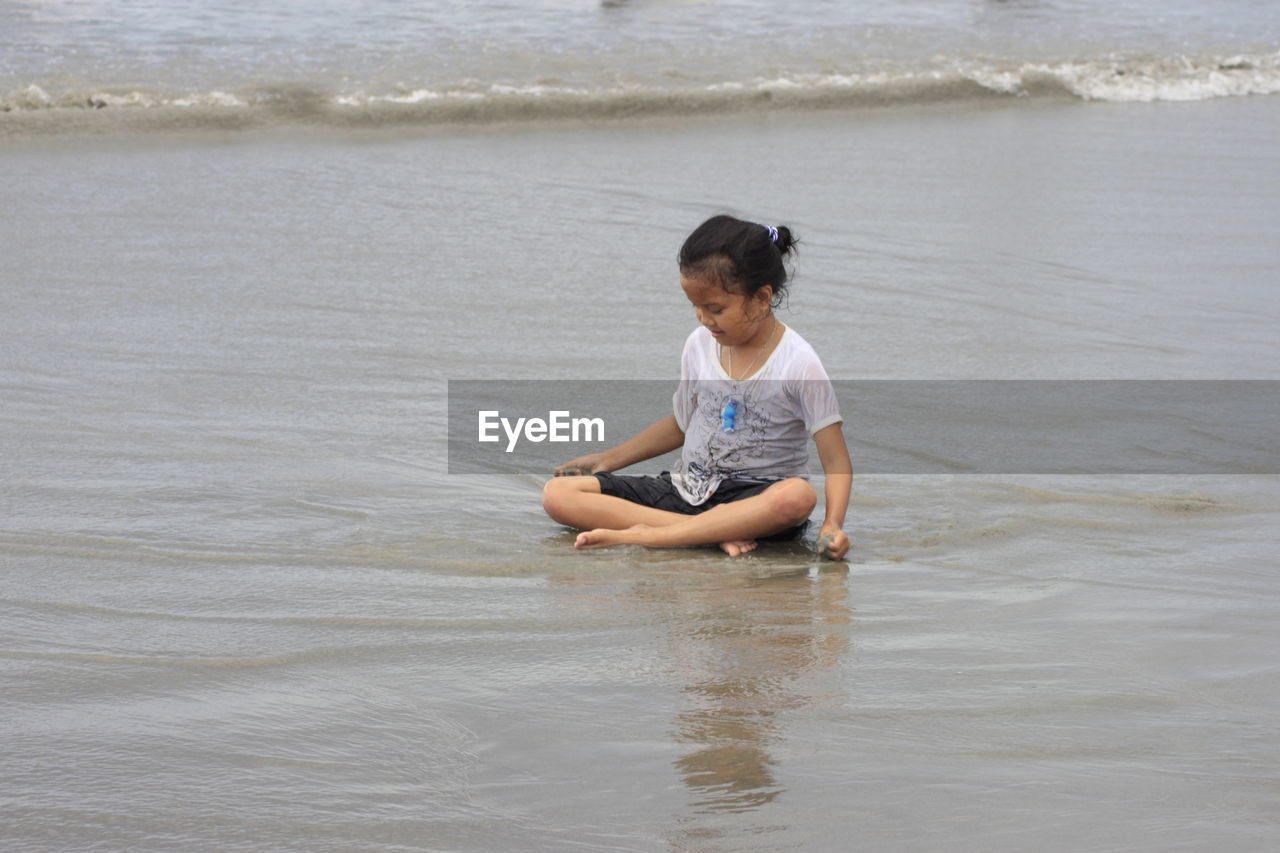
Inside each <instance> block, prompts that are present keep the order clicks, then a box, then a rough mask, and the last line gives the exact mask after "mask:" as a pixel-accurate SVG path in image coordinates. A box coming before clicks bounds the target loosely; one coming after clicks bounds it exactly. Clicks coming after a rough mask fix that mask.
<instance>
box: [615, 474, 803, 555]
mask: <svg viewBox="0 0 1280 853" xmlns="http://www.w3.org/2000/svg"><path fill="white" fill-rule="evenodd" d="M593 476H595V478H596V479H597V480H599V481H600V491H601V492H602V493H603V494H606V495H613V496H614V497H616V498H622V499H623V500H626V501H631V502H632V503H636V504H641V505H642V506H651V507H653V508H654V509H663V510H666V511H667V512H678V513H682V514H683V515H697V514H698V513H701V512H706V511H707V510H709V509H711V508H712V507H717V506H720V505H721V504H727V503H732V502H734V501H740V500H742V499H743V498H751V497H755V496H756V495H758V494H760V493H761V492H763V491H764V490H765V489H767V488H769V487H770V486H772V485H773V483H762V482H760V481H759V480H723V481H721V483H720V485H718V486H716V490H715V491H714V492H712V493H711V495H710V496H709V497H708V498H707V500H706V502H705V503H701V504H691V503H689V502H688V501H686V500H685V499H684V498H682V497H680V492H678V491H676V487H675V485H674V484H673V483H672V482H671V473H670V472H669V471H663V472H662V473H661V474H659V475H658V476H656V477H636V476H631V475H627V474H614V473H610V472H604V473H600V474H595V475H593ZM775 482H777V481H775ZM808 526H809V522H808V521H802V522H800V523H799V524H797V525H796V526H795V527H792V528H789V529H787V530H783V531H781V532H779V533H774V534H773V535H771V536H763V537H760V538H761V539H762V540H763V541H774V542H784V541H790V540H792V539H795V538H796V537H798V536H799V535H800V534H801V533H803V532H804V530H805V528H806V527H808Z"/></svg>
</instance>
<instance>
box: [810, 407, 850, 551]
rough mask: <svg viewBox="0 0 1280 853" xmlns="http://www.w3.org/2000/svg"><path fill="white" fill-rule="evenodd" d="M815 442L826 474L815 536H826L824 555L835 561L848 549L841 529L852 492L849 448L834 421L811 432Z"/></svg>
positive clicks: (847, 541) (847, 542) (845, 537)
mask: <svg viewBox="0 0 1280 853" xmlns="http://www.w3.org/2000/svg"><path fill="white" fill-rule="evenodd" d="M813 441H814V443H815V444H817V445H818V458H819V459H821V460H822V471H823V473H824V474H825V475H826V489H825V491H826V510H827V514H826V516H825V517H824V518H823V519H822V528H821V529H820V530H819V531H818V536H819V537H822V536H830V537H831V543H830V545H828V546H827V548H826V551H825V553H826V555H827V556H828V557H830V558H831V559H833V560H839V559H840V558H841V557H843V556H844V555H845V553H846V552H847V551H848V550H849V544H850V543H849V537H848V536H846V535H845V533H844V531H843V530H842V529H841V528H843V527H844V516H845V513H846V512H847V511H848V509H849V493H850V492H851V491H853V463H852V462H850V461H849V448H848V447H847V446H846V445H845V443H844V432H843V431H842V425H841V424H839V423H834V424H832V425H831V426H828V427H823V428H822V429H820V430H818V431H817V432H816V433H814V434H813Z"/></svg>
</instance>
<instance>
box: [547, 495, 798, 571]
mask: <svg viewBox="0 0 1280 853" xmlns="http://www.w3.org/2000/svg"><path fill="white" fill-rule="evenodd" d="M817 500H818V498H817V494H816V493H815V492H814V490H813V487H812V486H810V485H809V483H808V482H806V481H805V480H802V479H799V478H795V477H793V478H791V479H788V480H782V481H780V482H777V483H774V484H773V485H771V486H769V488H767V489H765V490H764V491H763V492H761V493H760V494H758V495H754V496H752V497H749V498H744V499H743V500H740V501H734V502H732V503H727V504H721V505H720V506H717V507H713V508H711V509H709V510H707V511H706V512H704V513H700V514H698V515H683V514H681V513H678V512H668V511H666V510H661V509H654V508H653V507H647V506H643V505H641V504H636V503H632V502H631V501H627V500H623V499H622V498H619V497H614V496H613V495H606V494H603V493H602V492H601V491H600V481H599V480H597V479H596V478H595V477H557V478H555V479H553V480H551V481H549V482H548V483H547V485H546V486H545V487H544V488H543V491H542V506H543V508H544V509H545V510H546V511H547V514H548V515H550V516H551V517H552V518H554V519H555V520H556V521H558V522H560V523H561V524H567V525H569V526H571V527H577V528H579V529H580V530H584V531H586V532H584V533H581V534H579V535H578V538H577V541H575V542H574V547H575V548H603V547H605V546H608V545H621V544H635V545H648V546H651V547H682V546H691V545H719V546H720V548H721V549H722V550H723V551H724V552H725V553H726V554H729V555H730V556H734V557H736V556H737V555H739V554H742V553H745V552H747V551H750V550H752V549H753V548H755V547H756V539H758V538H760V537H763V536H769V535H771V534H774V533H781V532H782V531H784V530H787V529H789V528H791V527H795V526H796V525H797V524H800V523H801V522H802V521H804V520H805V519H807V518H808V517H809V513H811V512H812V511H813V508H814V506H815V505H816V504H817Z"/></svg>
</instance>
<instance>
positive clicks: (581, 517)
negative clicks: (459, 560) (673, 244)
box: [542, 216, 853, 560]
mask: <svg viewBox="0 0 1280 853" xmlns="http://www.w3.org/2000/svg"><path fill="white" fill-rule="evenodd" d="M794 244H795V240H794V238H793V236H792V234H791V231H790V229H788V228H786V227H783V226H779V227H777V228H773V227H766V226H764V225H757V224H755V223H752V222H744V221H742V220H740V219H735V218H733V217H731V216H716V217H712V218H711V219H709V220H707V221H706V222H704V223H703V224H702V225H700V226H699V227H698V228H697V230H695V231H694V232H693V233H692V234H691V235H689V238H688V239H687V240H685V242H684V246H683V247H681V249H680V258H679V261H680V286H681V287H682V288H683V289H684V292H685V295H686V296H687V297H688V298H689V301H690V302H691V303H693V308H694V311H695V313H696V314H697V317H698V322H699V323H700V324H701V325H700V326H699V327H698V328H697V329H695V330H694V331H693V333H692V334H690V335H689V337H688V339H687V340H686V341H685V344H684V353H683V354H682V356H681V360H680V385H679V387H678V389H677V391H676V393H675V397H674V409H675V412H674V414H671V415H668V416H667V417H665V418H663V419H662V420H660V421H658V422H657V423H655V424H654V425H653V426H651V427H649V428H648V429H645V430H644V431H643V432H641V433H640V434H639V435H637V436H635V437H634V438H632V439H630V440H628V441H625V442H623V443H622V444H620V445H618V446H617V447H614V448H611V449H609V450H606V451H604V452H602V453H592V454H588V455H586V456H582V457H579V458H577V459H574V460H573V461H571V462H568V463H565V464H564V465H562V466H561V467H560V468H557V469H556V472H555V473H556V476H555V477H554V478H553V479H552V480H550V481H549V482H548V483H547V484H546V487H545V488H544V489H543V492H542V505H543V508H544V509H546V511H547V514H548V515H550V516H551V517H552V518H553V519H555V520H556V521H558V522H560V523H561V524H566V525H569V526H571V527H576V528H579V529H581V530H584V531H585V532H584V533H581V534H579V535H578V538H577V541H576V542H575V543H574V545H575V547H577V548H600V547H603V546H606V545H618V544H624V543H630V544H637V545H649V546H690V545H711V544H718V545H719V546H720V547H721V548H722V549H723V550H724V551H725V553H727V554H729V555H730V556H737V555H739V554H742V553H745V552H747V551H750V550H752V549H754V548H755V547H756V543H757V541H758V540H761V539H779V538H781V539H790V538H794V537H795V536H797V535H799V534H800V532H801V531H802V530H803V529H804V527H805V525H806V524H807V523H808V519H809V513H811V512H812V511H813V508H814V506H815V505H816V503H817V494H816V493H815V492H814V489H813V487H812V486H811V485H810V484H809V481H808V461H809V453H808V437H809V436H813V440H814V443H815V444H816V445H817V448H818V458H819V459H820V460H821V461H822V468H823V471H824V473H825V474H826V477H825V480H826V488H825V492H826V516H825V518H824V520H823V522H822V527H821V529H820V530H819V537H818V547H819V551H820V552H821V553H822V554H824V555H825V556H827V557H830V558H831V559H833V560H838V559H840V558H842V557H843V556H844V555H845V552H847V551H848V550H849V538H848V537H847V536H846V535H845V534H844V532H843V531H842V530H841V528H842V527H843V525H844V516H845V511H846V509H847V508H848V505H849V492H850V488H851V486H852V481H853V470H852V467H851V465H850V463H849V452H848V450H847V448H846V447H845V442H844V435H843V433H842V432H841V417H840V412H839V409H838V406H837V402H836V396H835V392H834V390H833V389H832V387H831V382H830V381H829V380H828V379H827V374H826V371H825V370H824V369H823V367H822V362H821V361H820V360H819V359H818V356H817V353H815V352H814V351H813V348H812V347H811V346H809V344H808V343H807V342H806V341H805V340H804V339H803V338H802V337H800V335H798V334H797V333H796V332H795V331H794V330H792V329H790V328H788V327H787V326H784V325H783V324H782V323H781V322H780V321H779V320H778V318H777V317H776V316H775V315H774V313H773V309H774V308H776V307H777V306H778V305H779V304H780V302H781V298H782V295H783V292H784V291H785V289H786V283H787V269H786V266H785V265H784V263H783V261H784V259H785V258H787V257H788V256H790V255H791V254H793V252H794V249H793V247H794ZM677 447H679V448H682V451H681V456H680V461H679V464H677V465H676V466H675V468H674V469H673V470H672V471H670V472H667V471H664V472H662V474H661V475H659V476H658V477H634V476H626V475H620V474H615V473H613V472H614V471H617V470H618V469H620V468H625V467H626V466H628V465H631V464H633V463H636V462H641V461H643V460H645V459H651V458H653V457H655V456H661V455H662V454H664V453H668V452H670V451H672V450H675V449H676V448H677Z"/></svg>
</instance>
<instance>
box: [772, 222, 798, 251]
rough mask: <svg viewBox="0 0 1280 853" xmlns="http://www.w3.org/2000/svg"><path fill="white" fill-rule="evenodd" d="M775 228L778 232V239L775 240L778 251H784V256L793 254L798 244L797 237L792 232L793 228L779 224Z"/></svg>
mask: <svg viewBox="0 0 1280 853" xmlns="http://www.w3.org/2000/svg"><path fill="white" fill-rule="evenodd" d="M774 230H775V231H777V232H778V239H776V240H774V241H773V244H774V245H775V246H777V247H778V251H779V252H781V253H782V255H783V257H785V256H787V255H789V254H791V253H792V250H793V247H794V246H795V244H796V238H795V235H793V234H792V233H791V229H790V228H788V227H787V226H785V225H777V226H775V227H774Z"/></svg>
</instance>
